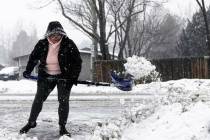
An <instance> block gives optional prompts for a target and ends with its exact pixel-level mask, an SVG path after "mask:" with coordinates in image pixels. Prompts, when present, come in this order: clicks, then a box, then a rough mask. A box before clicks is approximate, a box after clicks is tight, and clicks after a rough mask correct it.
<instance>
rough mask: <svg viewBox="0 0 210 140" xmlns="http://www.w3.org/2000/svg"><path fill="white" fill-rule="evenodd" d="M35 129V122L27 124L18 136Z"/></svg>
mask: <svg viewBox="0 0 210 140" xmlns="http://www.w3.org/2000/svg"><path fill="white" fill-rule="evenodd" d="M34 127H36V122H28V123H27V124H26V125H25V126H24V127H23V128H22V129H21V130H20V134H24V133H27V132H28V131H29V130H30V129H31V128H34Z"/></svg>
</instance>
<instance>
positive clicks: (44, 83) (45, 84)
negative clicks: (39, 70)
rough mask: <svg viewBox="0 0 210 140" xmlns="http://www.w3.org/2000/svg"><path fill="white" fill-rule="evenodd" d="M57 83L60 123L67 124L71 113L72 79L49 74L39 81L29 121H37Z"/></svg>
mask: <svg viewBox="0 0 210 140" xmlns="http://www.w3.org/2000/svg"><path fill="white" fill-rule="evenodd" d="M56 85H57V91H58V101H59V107H58V116H59V125H65V124H66V122H67V119H68V114H69V96H70V91H71V88H72V83H71V81H68V80H64V79H59V75H56V76H54V75H48V76H47V78H42V79H39V80H38V82H37V93H36V96H35V99H34V101H33V104H32V108H31V113H30V117H29V122H35V121H36V119H37V117H38V115H39V113H40V112H41V110H42V106H43V103H44V101H45V100H46V99H47V97H48V95H49V94H50V93H51V91H52V90H53V89H54V88H55V86H56Z"/></svg>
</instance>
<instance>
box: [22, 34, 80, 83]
mask: <svg viewBox="0 0 210 140" xmlns="http://www.w3.org/2000/svg"><path fill="white" fill-rule="evenodd" d="M48 48H49V43H48V40H47V39H46V38H45V39H42V40H39V41H38V43H37V44H36V45H35V47H34V50H33V51H32V53H31V54H30V56H29V60H28V64H27V66H26V72H27V73H29V74H30V73H31V72H32V71H33V69H34V67H35V66H36V65H37V64H38V63H39V67H38V77H41V78H44V77H46V75H47V74H46V72H45V71H46V58H47V54H48ZM58 62H59V65H60V69H61V78H62V79H67V80H71V81H72V82H73V84H75V85H76V84H77V79H78V77H79V74H80V71H81V64H82V60H81V57H80V53H79V50H78V48H77V46H76V45H75V43H74V42H73V41H72V40H71V39H69V38H68V37H67V36H64V37H63V39H62V41H61V45H60V49H59V52H58Z"/></svg>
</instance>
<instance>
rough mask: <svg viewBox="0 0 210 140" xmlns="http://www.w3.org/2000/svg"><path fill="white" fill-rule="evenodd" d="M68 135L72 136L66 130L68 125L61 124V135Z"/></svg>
mask: <svg viewBox="0 0 210 140" xmlns="http://www.w3.org/2000/svg"><path fill="white" fill-rule="evenodd" d="M63 135H66V136H68V137H71V133H69V132H68V131H67V130H66V127H65V126H64V125H60V136H63Z"/></svg>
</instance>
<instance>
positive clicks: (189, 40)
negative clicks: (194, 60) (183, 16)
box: [178, 8, 210, 57]
mask: <svg viewBox="0 0 210 140" xmlns="http://www.w3.org/2000/svg"><path fill="white" fill-rule="evenodd" d="M207 16H208V17H210V8H209V9H208V11H207ZM208 23H209V25H210V18H208ZM206 43H207V40H206V29H205V23H204V19H203V15H202V12H201V11H198V12H197V13H195V14H194V15H193V17H192V21H188V24H187V26H186V28H185V29H183V31H182V34H181V35H180V39H179V43H178V47H179V50H180V56H191V57H199V56H205V55H208V54H207V52H208V51H207V49H208V48H207V45H206Z"/></svg>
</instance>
